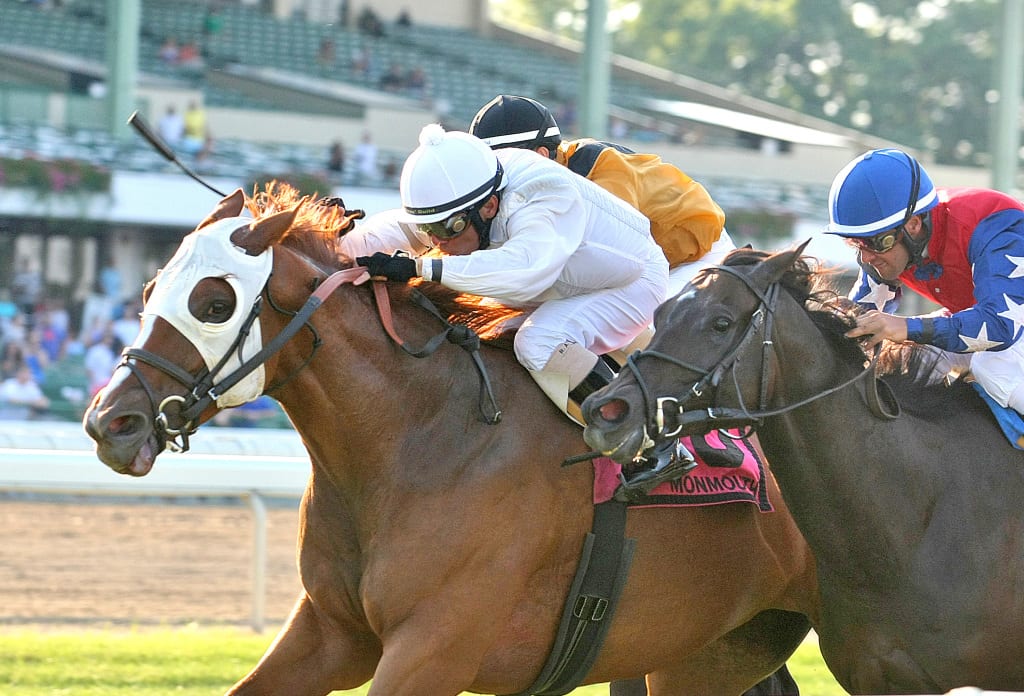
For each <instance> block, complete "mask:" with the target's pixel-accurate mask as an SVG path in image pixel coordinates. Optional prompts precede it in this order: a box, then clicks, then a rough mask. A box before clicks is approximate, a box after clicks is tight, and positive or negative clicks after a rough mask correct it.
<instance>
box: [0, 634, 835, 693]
mask: <svg viewBox="0 0 1024 696" xmlns="http://www.w3.org/2000/svg"><path fill="white" fill-rule="evenodd" d="M271 639H272V636H271V635H269V634H265V635H256V634H253V633H250V632H247V631H244V630H239V629H231V628H196V627H189V628H181V629H161V630H151V629H145V630H112V631H79V632H73V633H68V632H31V631H21V630H19V631H12V630H6V631H4V632H0V684H2V685H3V687H0V689H2V692H3V693H4V694H5V696H59V695H63V694H67V695H68V696H128V695H129V694H131V696H165V695H166V696H172V695H173V696H214V695H216V694H223V693H224V691H225V690H226V689H227V688H228V687H229V686H231V685H232V684H233V683H234V682H235V680H237V679H238V678H240V677H241V676H242V675H244V674H245V673H246V672H248V671H249V669H250V668H251V667H252V666H253V665H254V664H256V660H257V659H258V658H259V657H260V655H262V654H263V651H264V650H265V649H266V647H267V645H269V643H270V640H271ZM789 664H790V670H791V671H792V672H793V674H794V676H795V677H796V680H797V682H798V683H799V684H800V690H801V692H802V693H804V694H808V695H813V696H842V694H845V693H846V692H845V691H843V690H842V689H841V688H840V687H839V685H838V684H836V682H835V680H834V679H833V678H832V677H831V675H830V674H829V672H828V670H827V669H826V668H825V666H824V664H823V663H822V661H821V657H820V655H819V654H818V649H817V645H816V644H815V643H813V642H807V643H805V644H804V645H802V646H801V647H800V649H799V650H798V651H797V653H796V655H794V657H793V659H792V660H790V663H789ZM339 693H344V694H348V695H349V696H362V695H364V694H365V693H366V688H365V687H364V688H362V689H356V690H353V691H346V692H339ZM607 693H608V689H607V687H606V686H605V685H601V684H598V685H593V686H587V687H581V688H579V689H576V690H575V691H574V692H572V696H606V695H607Z"/></svg>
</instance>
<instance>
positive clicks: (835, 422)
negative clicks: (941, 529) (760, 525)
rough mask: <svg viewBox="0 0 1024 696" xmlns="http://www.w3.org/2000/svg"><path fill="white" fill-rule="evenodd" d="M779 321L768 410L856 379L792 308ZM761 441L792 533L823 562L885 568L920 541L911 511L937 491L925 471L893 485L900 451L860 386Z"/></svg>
mask: <svg viewBox="0 0 1024 696" xmlns="http://www.w3.org/2000/svg"><path fill="white" fill-rule="evenodd" d="M778 319H779V320H780V323H779V325H778V330H777V331H776V332H775V333H774V340H775V349H776V353H775V355H776V360H777V364H778V369H779V372H778V374H777V375H776V376H775V378H774V380H773V382H774V384H775V385H776V386H777V389H778V393H777V398H776V399H775V400H774V401H773V404H772V405H773V407H775V408H781V407H784V406H787V405H790V404H794V403H797V402H799V401H801V400H802V399H806V398H809V397H812V396H814V395H816V394H821V393H823V392H825V391H827V390H828V389H831V388H833V387H835V386H837V385H839V384H842V383H844V382H846V381H847V380H850V379H851V378H852V377H854V376H855V375H857V374H858V373H859V372H860V371H861V368H860V367H858V366H855V365H850V363H849V362H847V361H846V360H844V359H843V358H842V357H841V356H839V355H838V354H836V352H835V351H834V350H833V349H832V348H831V347H830V345H829V343H828V340H827V339H826V338H825V337H824V336H823V335H822V334H821V331H820V329H819V328H818V327H817V326H816V325H814V323H813V322H812V321H811V319H810V317H809V316H808V315H807V314H806V312H804V310H803V309H802V308H801V307H799V305H797V304H796V302H795V301H792V302H789V301H787V303H786V309H785V312H784V313H783V314H781V315H780V316H779V317H778ZM909 427H911V428H913V425H911V426H909ZM900 432H902V431H900ZM758 434H759V437H760V439H761V444H762V446H763V447H764V449H765V452H766V454H767V455H768V458H769V461H770V462H771V464H772V470H773V471H774V472H775V474H776V476H777V478H778V480H779V486H780V488H781V489H782V491H783V495H784V496H785V498H786V500H787V502H789V503H790V508H791V510H792V512H793V516H794V518H795V519H796V520H797V523H798V526H799V527H800V528H801V531H802V532H803V533H804V535H805V536H806V537H807V539H808V541H809V542H810V544H811V546H812V548H813V549H814V550H815V553H816V554H821V555H822V558H824V559H828V558H834V559H836V561H837V562H839V563H845V559H847V558H849V557H856V558H875V557H877V558H878V559H879V561H880V562H883V563H884V562H888V561H889V560H891V558H894V557H896V556H895V555H890V553H889V550H891V549H892V548H896V547H899V548H904V547H905V545H906V543H907V538H906V536H907V535H908V534H909V535H912V534H913V533H914V530H921V531H922V532H923V529H924V521H923V520H924V517H925V516H924V515H923V514H922V512H921V509H920V505H919V504H918V503H919V502H921V501H925V500H926V499H927V497H928V496H929V493H928V490H929V489H930V488H932V487H933V486H934V482H933V481H932V480H929V479H930V478H931V477H930V476H929V473H928V472H927V471H924V470H914V469H913V465H909V466H907V470H906V471H901V476H903V477H904V478H903V480H902V483H901V484H900V485H894V482H893V480H892V474H893V466H894V465H895V463H896V459H898V457H899V455H898V454H896V452H898V451H900V448H901V447H904V448H905V447H906V446H907V443H905V442H902V441H900V440H899V439H898V438H899V435H898V434H897V431H896V430H895V428H894V427H893V425H892V422H891V421H883V420H881V419H879V418H878V417H876V416H875V415H873V414H872V412H871V411H870V409H869V407H868V405H867V402H866V399H865V396H864V381H863V380H858V381H856V382H854V383H853V384H850V385H848V386H846V387H844V388H842V389H840V390H838V391H837V392H835V393H833V394H831V395H828V396H825V397H822V398H821V399H818V400H816V401H813V402H812V403H810V404H807V405H805V406H802V407H800V408H797V409H794V410H792V411H789V412H787V413H785V414H782V415H778V416H773V417H770V418H767V419H766V420H765V423H764V424H763V425H762V426H761V427H760V428H759V429H758ZM914 479H917V480H914ZM908 488H911V489H913V490H914V495H908ZM922 504H923V503H922ZM851 530H857V532H856V533H851Z"/></svg>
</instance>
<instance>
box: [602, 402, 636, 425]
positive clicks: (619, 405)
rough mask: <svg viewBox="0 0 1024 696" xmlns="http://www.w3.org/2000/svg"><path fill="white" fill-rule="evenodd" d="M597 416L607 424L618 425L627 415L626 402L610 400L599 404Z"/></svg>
mask: <svg viewBox="0 0 1024 696" xmlns="http://www.w3.org/2000/svg"><path fill="white" fill-rule="evenodd" d="M597 412H598V414H599V415H600V416H601V418H603V419H604V420H606V421H607V422H609V423H618V422H619V421H621V420H622V419H623V418H625V417H626V414H627V413H629V407H628V406H627V405H626V402H625V401H623V400H622V399H612V400H611V401H607V402H605V403H603V404H601V407H600V408H599V409H597Z"/></svg>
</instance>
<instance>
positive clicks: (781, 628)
mask: <svg viewBox="0 0 1024 696" xmlns="http://www.w3.org/2000/svg"><path fill="white" fill-rule="evenodd" d="M809 631H810V622H809V621H808V620H807V617H805V616H804V615H803V614H797V613H795V612H789V611H782V610H767V611H763V612H761V613H760V614H758V615H756V616H755V617H754V618H752V619H751V620H750V621H748V622H747V623H745V624H743V625H742V626H739V627H737V628H734V629H733V630H732V631H730V632H729V633H727V634H725V635H724V636H722V637H721V638H719V639H718V640H716V641H714V642H713V643H710V644H709V645H706V646H704V648H703V649H701V650H700V652H698V653H697V654H696V655H693V656H691V657H688V658H686V660H685V661H684V662H683V663H682V664H679V665H676V666H674V667H668V668H663V669H659V670H658V671H656V672H652V673H651V674H648V675H647V685H648V689H649V691H650V694H651V696H692V694H702V695H704V696H741V695H744V696H745V695H746V694H748V693H749V694H757V695H758V696H769V695H770V696H796V695H797V694H798V693H799V691H797V690H796V684H795V683H794V682H793V681H792V678H789V679H788V680H787V679H784V678H781V677H788V676H789V675H788V672H785V673H783V674H782V675H779V677H780V678H772V677H775V676H776V675H772V677H768V678H765V675H769V674H771V673H773V672H775V671H776V670H779V669H781V668H782V667H783V666H784V665H785V662H786V660H787V659H789V657H790V655H792V654H793V651H794V650H796V649H797V647H799V645H800V643H801V642H802V641H803V639H804V637H805V636H806V635H807V633H808V632H809ZM762 680H763V681H762ZM759 682H760V683H759ZM755 684H756V685H757V686H756V687H755ZM752 689H753V690H752ZM748 690H751V691H748Z"/></svg>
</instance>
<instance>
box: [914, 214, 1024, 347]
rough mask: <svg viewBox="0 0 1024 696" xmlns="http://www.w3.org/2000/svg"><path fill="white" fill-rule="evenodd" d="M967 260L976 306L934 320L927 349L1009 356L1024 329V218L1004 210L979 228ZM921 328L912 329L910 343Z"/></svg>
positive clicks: (970, 246) (973, 238)
mask: <svg viewBox="0 0 1024 696" xmlns="http://www.w3.org/2000/svg"><path fill="white" fill-rule="evenodd" d="M967 256H968V260H969V261H970V262H971V272H972V275H973V277H974V299H975V305H974V306H973V307H970V308H968V309H965V310H963V311H960V312H956V313H954V314H951V315H950V316H949V317H939V318H935V319H934V320H933V326H932V328H933V337H932V339H931V340H929V341H928V343H931V344H932V345H935V346H938V347H939V348H942V349H943V350H950V351H955V352H958V353H973V352H976V351H979V350H997V351H998V350H1004V349H1006V348H1008V347H1009V346H1011V345H1012V344H1013V343H1015V342H1016V341H1017V340H1018V339H1019V338H1020V336H1021V331H1022V327H1024V213H1022V212H1021V211H1019V210H1003V211H1000V212H998V213H993V214H992V215H989V216H988V217H986V218H985V219H984V220H982V221H981V222H980V223H978V226H977V227H976V228H975V230H974V233H973V234H972V235H971V241H970V245H969V247H968V249H967ZM919 322H920V320H916V321H915V320H910V321H909V322H908V324H907V329H908V336H909V337H910V338H911V339H914V338H915V333H916V330H917V329H918V328H919V327H918V326H917V325H916V324H917V323H919Z"/></svg>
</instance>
